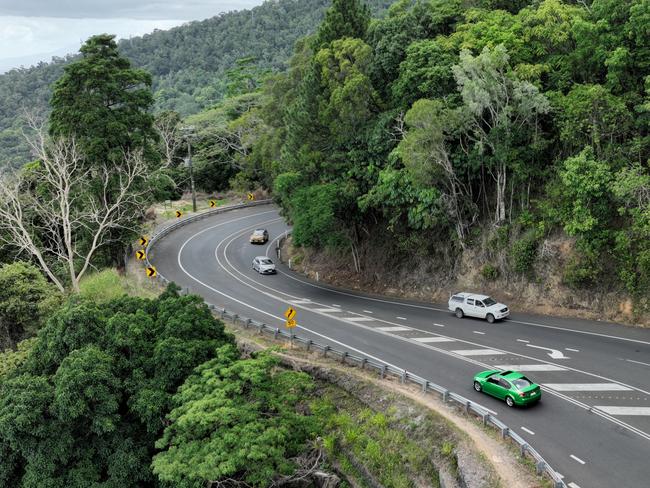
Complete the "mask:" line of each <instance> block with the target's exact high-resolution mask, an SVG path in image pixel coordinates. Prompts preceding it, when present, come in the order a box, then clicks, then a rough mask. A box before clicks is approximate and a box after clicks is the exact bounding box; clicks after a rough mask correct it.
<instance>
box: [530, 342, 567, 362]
mask: <svg viewBox="0 0 650 488" xmlns="http://www.w3.org/2000/svg"><path fill="white" fill-rule="evenodd" d="M526 346H527V347H534V348H535V349H544V350H545V351H550V352H549V353H548V355H549V356H551V359H570V358H569V357H568V356H565V355H564V353H563V352H562V351H558V350H557V349H551V348H550V347H542V346H534V345H532V344H526Z"/></svg>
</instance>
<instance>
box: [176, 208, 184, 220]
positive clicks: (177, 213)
mask: <svg viewBox="0 0 650 488" xmlns="http://www.w3.org/2000/svg"><path fill="white" fill-rule="evenodd" d="M182 216H183V212H181V211H180V210H176V218H177V219H180V218H181V217H182Z"/></svg>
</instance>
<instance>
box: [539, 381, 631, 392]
mask: <svg viewBox="0 0 650 488" xmlns="http://www.w3.org/2000/svg"><path fill="white" fill-rule="evenodd" d="M544 386H546V387H547V388H551V389H553V390H555V391H632V388H629V387H627V386H623V385H619V384H618V383H544Z"/></svg>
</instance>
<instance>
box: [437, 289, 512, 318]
mask: <svg viewBox="0 0 650 488" xmlns="http://www.w3.org/2000/svg"><path fill="white" fill-rule="evenodd" d="M449 310H451V311H452V312H454V313H455V314H456V317H458V318H459V319H461V318H463V317H464V316H465V315H467V316H468V317H478V318H480V319H486V320H487V321H488V322H490V323H493V322H494V321H495V320H500V319H505V318H506V317H507V316H508V315H510V309H509V308H508V307H507V306H505V305H504V304H503V303H498V302H497V301H496V300H495V299H494V298H490V297H489V296H487V295H474V294H472V293H465V292H463V293H454V294H453V295H452V296H451V297H449Z"/></svg>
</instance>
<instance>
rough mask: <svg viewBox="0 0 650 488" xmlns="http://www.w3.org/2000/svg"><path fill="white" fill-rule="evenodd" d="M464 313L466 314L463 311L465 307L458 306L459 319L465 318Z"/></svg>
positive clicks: (457, 315)
mask: <svg viewBox="0 0 650 488" xmlns="http://www.w3.org/2000/svg"><path fill="white" fill-rule="evenodd" d="M463 315H465V314H464V313H463V309H462V308H457V309H456V317H458V318H459V319H462V318H463Z"/></svg>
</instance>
